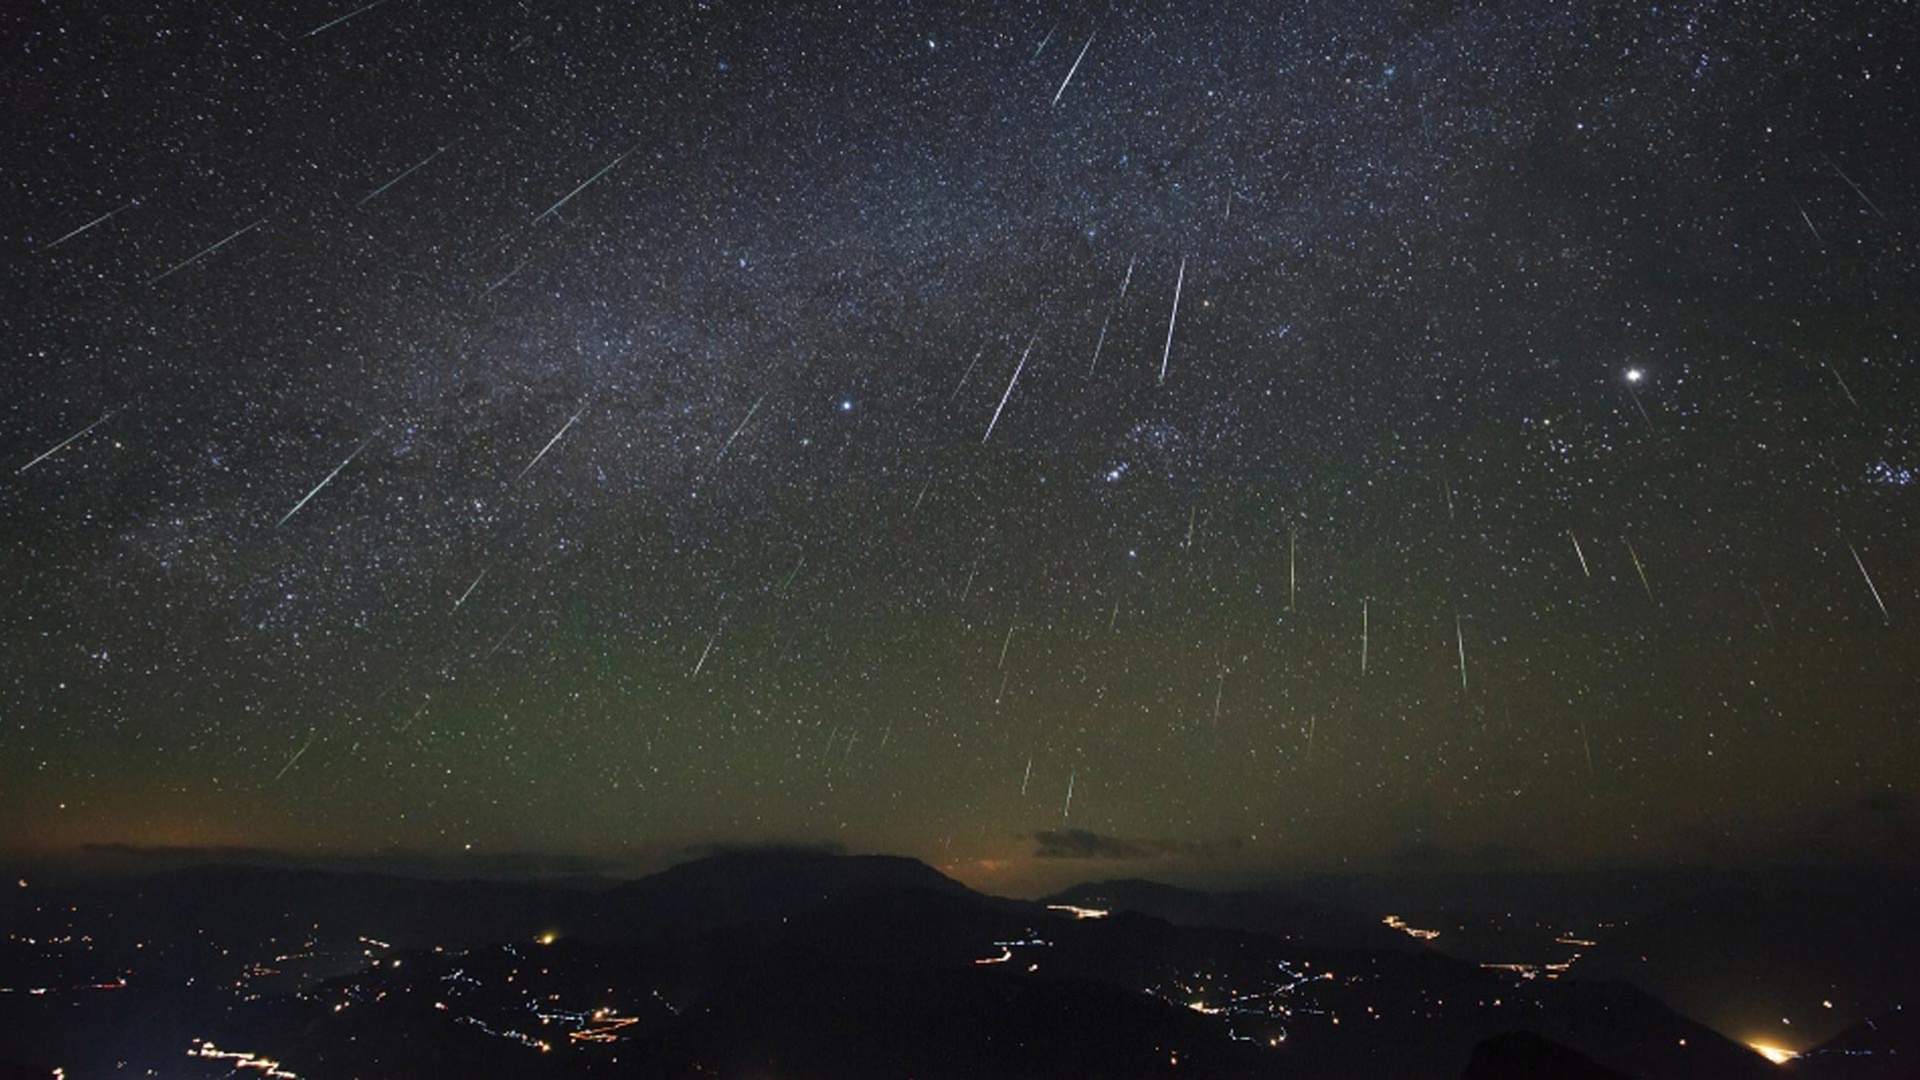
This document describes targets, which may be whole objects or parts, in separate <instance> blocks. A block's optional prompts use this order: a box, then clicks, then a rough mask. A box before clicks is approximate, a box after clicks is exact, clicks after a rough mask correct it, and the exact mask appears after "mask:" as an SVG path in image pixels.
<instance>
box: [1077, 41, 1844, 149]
mask: <svg viewBox="0 0 1920 1080" xmlns="http://www.w3.org/2000/svg"><path fill="white" fill-rule="evenodd" d="M1099 32H1100V31H1098V30H1095V31H1094V32H1093V34H1097V33H1099ZM1093 34H1088V35H1087V43H1086V44H1085V45H1082V46H1080V55H1079V56H1076V57H1074V58H1073V66H1072V67H1070V68H1068V69H1067V77H1066V78H1064V79H1061V80H1060V89H1058V90H1055V91H1054V92H1053V103H1054V104H1055V105H1058V104H1060V95H1061V94H1064V93H1066V92H1067V84H1068V83H1070V82H1072V81H1073V73H1074V72H1076V71H1079V70H1080V61H1082V60H1085V59H1086V58H1087V50H1088V49H1091V48H1093ZM1849 182H1851V181H1849Z"/></svg>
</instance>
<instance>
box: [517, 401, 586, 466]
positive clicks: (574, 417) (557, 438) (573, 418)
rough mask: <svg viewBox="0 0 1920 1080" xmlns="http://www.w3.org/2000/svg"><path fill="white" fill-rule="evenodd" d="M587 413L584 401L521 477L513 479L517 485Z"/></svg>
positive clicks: (530, 462)
mask: <svg viewBox="0 0 1920 1080" xmlns="http://www.w3.org/2000/svg"><path fill="white" fill-rule="evenodd" d="M586 411H587V403H586V402H584V401H583V402H581V403H580V407H579V408H578V409H575V410H574V411H573V415H572V416H569V417H567V422H566V423H564V424H561V425H560V430H559V431H556V432H554V433H553V438H551V439H548V440H547V445H545V446H543V447H541V448H540V452H539V453H537V454H535V455H533V460H532V461H529V462H527V467H526V468H524V469H521V470H520V476H516V477H514V478H513V479H514V481H515V482H516V483H517V482H519V480H520V478H521V477H523V476H525V475H527V474H528V473H529V472H532V471H533V467H534V466H535V465H538V464H540V459H541V458H543V457H546V456H547V451H549V450H551V449H553V444H554V443H557V442H559V441H560V437H561V436H562V435H565V434H566V433H567V429H568V428H571V427H572V426H573V425H574V421H576V420H579V419H580V414H581V413H583V412H586Z"/></svg>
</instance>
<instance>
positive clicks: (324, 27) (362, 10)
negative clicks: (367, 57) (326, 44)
mask: <svg viewBox="0 0 1920 1080" xmlns="http://www.w3.org/2000/svg"><path fill="white" fill-rule="evenodd" d="M386 2H387V0H373V3H371V4H367V5H365V6H363V7H358V8H355V9H354V10H352V11H349V12H347V13H346V14H345V15H342V16H340V17H339V18H337V19H335V20H333V21H332V22H325V23H321V24H320V25H319V26H316V27H314V28H313V29H311V30H309V31H307V32H306V33H304V34H302V35H300V36H301V37H312V36H314V35H315V34H319V33H324V32H325V31H328V30H331V29H333V28H334V27H336V26H339V25H340V24H341V23H343V22H346V21H347V20H348V19H351V18H353V17H354V16H355V15H364V14H366V13H367V12H369V11H372V10H373V9H374V8H377V7H379V6H380V5H381V4H384V3H386Z"/></svg>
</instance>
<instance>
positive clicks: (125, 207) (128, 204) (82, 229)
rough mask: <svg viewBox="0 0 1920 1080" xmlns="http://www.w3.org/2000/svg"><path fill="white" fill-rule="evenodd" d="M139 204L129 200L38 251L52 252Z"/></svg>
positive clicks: (137, 200)
mask: <svg viewBox="0 0 1920 1080" xmlns="http://www.w3.org/2000/svg"><path fill="white" fill-rule="evenodd" d="M139 204H140V200H139V199H129V200H128V201H127V202H126V203H125V204H124V205H122V206H120V207H117V208H115V209H113V210H109V211H107V212H106V213H104V214H101V215H100V216H99V217H97V218H94V219H93V220H92V221H89V222H87V223H86V224H85V225H82V226H80V227H79V228H77V229H75V230H73V231H72V232H70V233H68V234H67V235H65V236H63V237H61V238H60V239H58V240H55V241H54V242H53V243H51V244H48V245H47V246H46V247H43V248H41V249H40V251H41V253H42V254H45V253H46V252H49V251H52V250H53V249H54V248H57V247H59V246H60V245H61V244H64V243H66V242H67V241H69V240H71V239H73V238H74V237H76V236H79V235H80V234H81V233H83V232H86V231H87V230H88V229H91V228H93V227H94V226H95V225H104V224H106V222H107V219H108V218H111V217H113V216H114V215H115V214H118V213H119V212H120V211H122V210H128V209H131V208H133V207H135V206H138V205H139Z"/></svg>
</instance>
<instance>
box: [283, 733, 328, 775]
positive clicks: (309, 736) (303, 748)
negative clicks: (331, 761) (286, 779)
mask: <svg viewBox="0 0 1920 1080" xmlns="http://www.w3.org/2000/svg"><path fill="white" fill-rule="evenodd" d="M319 737H320V733H319V732H318V731H313V732H309V733H308V734H307V741H306V742H305V743H303V744H301V746H300V749H298V750H295V751H294V752H293V756H292V757H290V758H288V759H287V763H286V764H285V765H282V766H280V771H279V772H277V773H274V774H273V782H274V783H276V784H277V783H279V782H280V778H281V777H283V776H285V775H287V770H288V769H291V768H293V763H294V762H296V761H299V760H300V755H302V754H304V753H306V752H307V747H310V746H312V745H313V740H315V739H317V738H319Z"/></svg>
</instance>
